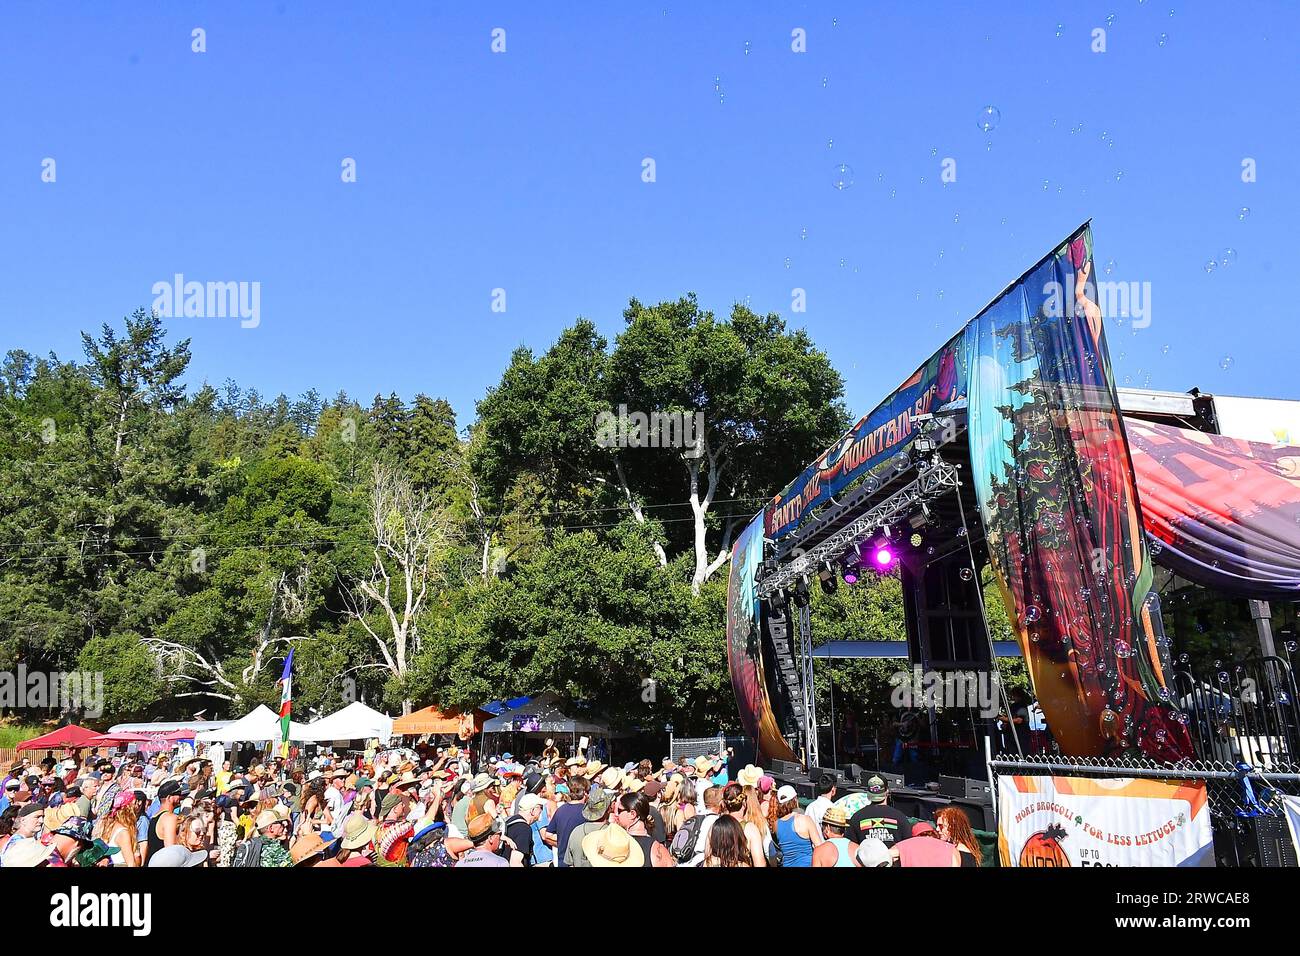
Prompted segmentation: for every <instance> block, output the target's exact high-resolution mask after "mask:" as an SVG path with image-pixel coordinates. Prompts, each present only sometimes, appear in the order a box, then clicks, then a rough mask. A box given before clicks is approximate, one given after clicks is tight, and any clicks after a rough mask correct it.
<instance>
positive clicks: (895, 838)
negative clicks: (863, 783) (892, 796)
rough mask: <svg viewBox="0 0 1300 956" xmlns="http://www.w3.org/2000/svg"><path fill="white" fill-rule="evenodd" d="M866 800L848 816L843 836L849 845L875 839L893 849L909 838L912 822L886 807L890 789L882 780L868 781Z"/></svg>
mask: <svg viewBox="0 0 1300 956" xmlns="http://www.w3.org/2000/svg"><path fill="white" fill-rule="evenodd" d="M867 798H868V800H870V802H869V803H867V804H866V805H864V806H863V807H862V809H860V810H858V811H857V812H856V813H854V814H853V816H851V817H849V828H848V831H847V832H846V833H845V836H846V837H847V838H848V839H849V840H850V841H851V842H853V843H861V842H862V841H863V840H865V839H867V838H868V837H875V838H876V839H877V840H879V841H880V842H881V843H883V844H884V845H885V846H886V847H889V848H891V849H892V848H893V846H894V845H895V844H896V843H899V842H901V841H902V840H906V839H907V838H908V837H910V836H911V835H912V821H911V820H909V819H908V818H907V815H906V814H904V813H902V812H901V811H899V810H896V809H894V808H893V807H891V806H890V805H889V787H888V786H886V784H885V781H884V779H883V778H881V777H878V776H876V777H872V778H871V779H869V780H868V781H867Z"/></svg>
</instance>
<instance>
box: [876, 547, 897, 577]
mask: <svg viewBox="0 0 1300 956" xmlns="http://www.w3.org/2000/svg"><path fill="white" fill-rule="evenodd" d="M871 561H872V563H873V564H874V565H875V566H876V569H877V570H878V571H883V570H885V569H886V568H888V567H889V566H890V565H891V564H893V563H894V551H893V549H892V548H890V547H889V545H887V544H881V545H877V546H876V549H875V550H874V551H872V553H871Z"/></svg>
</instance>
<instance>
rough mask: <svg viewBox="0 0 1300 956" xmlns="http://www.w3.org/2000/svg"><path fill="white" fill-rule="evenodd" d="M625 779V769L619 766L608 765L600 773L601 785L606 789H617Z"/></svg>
mask: <svg viewBox="0 0 1300 956" xmlns="http://www.w3.org/2000/svg"><path fill="white" fill-rule="evenodd" d="M622 781H623V771H621V770H619V769H618V768H617V767H606V768H605V769H604V770H603V771H601V774H600V785H601V786H602V787H604V788H605V789H606V790H617V789H618V785H619V784H620V783H622Z"/></svg>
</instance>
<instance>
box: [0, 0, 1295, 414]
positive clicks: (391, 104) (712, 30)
mask: <svg viewBox="0 0 1300 956" xmlns="http://www.w3.org/2000/svg"><path fill="white" fill-rule="evenodd" d="M535 6H536V5H535V4H523V3H519V4H504V3H502V4H496V3H482V4H471V3H463V4H453V3H440V2H411V3H404V2H388V0H376V2H374V3H371V4H366V5H360V4H355V3H350V4H341V3H340V4H334V3H313V4H308V3H304V2H298V0H285V2H280V3H277V2H274V0H272V2H268V3H259V4H252V3H211V2H210V3H198V2H193V3H189V2H168V3H160V2H148V3H145V2H125V0H123V2H117V3H104V2H95V3H47V2H34V0H6V2H5V3H4V4H3V6H0V144H2V148H0V281H3V289H4V294H3V295H2V296H0V333H2V334H0V349H8V348H25V349H28V350H29V351H34V352H39V353H44V352H47V351H49V350H55V351H57V352H58V353H60V354H61V355H64V356H76V355H79V353H80V344H79V341H78V333H79V331H80V330H81V329H92V328H97V327H98V326H99V324H100V323H102V322H104V321H109V322H120V319H121V317H122V316H123V315H125V314H127V313H129V312H130V311H131V310H132V309H134V308H136V307H141V306H144V307H147V306H148V305H149V304H150V303H151V301H152V299H153V295H152V292H151V288H152V286H153V284H154V283H155V282H158V281H170V279H171V277H172V276H173V274H175V273H177V272H181V273H183V274H184V275H185V276H186V278H187V279H191V280H199V281H248V282H252V281H256V282H260V283H261V324H260V325H259V326H258V327H257V328H253V329H245V328H241V327H240V323H239V322H238V320H237V319H229V318H189V319H186V318H174V319H171V320H170V322H169V326H170V328H171V329H172V330H173V331H174V333H175V334H176V336H177V337H179V336H189V337H191V338H192V339H193V346H192V348H193V352H194V362H193V365H192V366H191V369H192V374H191V376H190V377H191V380H192V381H193V382H195V383H197V382H199V381H202V380H203V379H205V378H206V379H207V380H209V381H212V382H213V383H220V382H221V381H222V380H224V379H225V378H226V377H227V376H229V377H232V378H234V379H236V380H237V381H238V382H240V383H241V384H242V385H245V386H255V387H257V388H258V389H259V390H261V391H262V392H263V393H264V394H266V395H268V396H271V395H274V394H276V393H277V392H280V391H284V392H286V393H287V394H289V395H291V396H293V395H296V394H297V393H299V392H301V391H302V390H304V389H307V388H309V387H313V386H314V387H316V388H319V389H320V390H321V391H322V392H325V393H326V394H333V392H334V391H336V390H337V389H339V388H344V389H346V390H347V391H348V392H349V393H350V394H352V395H353V396H355V397H357V398H359V399H361V400H363V401H368V400H369V399H370V398H371V397H373V395H374V394H375V393H376V392H383V393H385V394H387V393H388V392H389V391H396V392H398V393H399V394H401V395H403V396H404V397H407V398H410V397H411V396H413V395H414V394H415V393H416V392H421V391H423V392H426V393H428V394H431V395H435V396H445V397H447V398H448V399H450V400H451V401H452V403H453V405H454V406H455V407H456V409H457V411H458V413H459V414H460V417H461V422H462V424H465V423H467V422H468V421H469V420H470V418H471V417H472V414H473V403H474V401H475V400H476V399H478V398H479V397H481V396H482V394H483V392H484V390H485V389H486V388H487V387H488V386H489V385H491V384H492V383H494V382H495V381H496V380H497V379H498V378H499V376H500V373H501V371H502V369H503V368H504V367H505V364H506V363H507V361H508V359H509V355H510V352H511V351H512V349H514V348H515V347H516V346H518V345H520V344H524V345H528V346H531V347H533V348H534V349H538V350H541V349H544V348H545V347H546V346H547V345H548V344H549V343H550V342H551V341H552V340H553V339H554V338H555V336H556V334H557V333H558V332H559V330H560V329H562V328H563V327H564V326H565V325H567V324H569V323H571V322H572V321H573V320H574V319H575V318H576V317H578V316H585V317H588V318H590V319H592V320H593V321H595V322H596V323H597V324H598V326H599V327H600V328H601V329H602V330H603V331H604V332H605V333H606V334H607V335H609V336H610V337H611V338H612V337H613V336H614V335H615V334H617V332H618V330H619V328H620V327H621V325H622V318H621V313H622V309H623V307H624V306H625V305H626V303H627V300H628V298H629V297H631V296H636V297H637V298H639V299H641V300H642V301H658V300H660V299H665V298H675V297H677V296H679V295H681V294H683V293H685V292H688V291H694V292H695V293H697V295H698V296H699V298H700V301H701V303H702V304H703V305H704V306H705V307H707V308H711V309H713V310H714V311H715V312H719V313H725V312H727V311H728V310H729V308H730V306H731V303H732V302H734V301H737V300H740V301H746V300H747V301H748V303H749V305H750V306H751V308H754V309H755V310H759V311H775V312H778V313H780V314H781V315H783V316H784V317H785V318H786V319H787V320H790V321H791V322H792V323H793V324H795V325H802V326H805V327H806V328H807V329H808V330H809V331H810V333H811V335H812V336H813V338H814V340H815V341H816V342H817V343H818V344H819V345H820V346H821V347H823V348H825V349H826V350H827V351H828V352H829V354H830V356H831V358H832V360H833V361H834V363H835V364H836V366H837V367H838V368H839V369H840V370H841V371H842V372H843V374H844V376H845V378H846V381H847V399H848V403H849V406H850V408H851V409H852V410H853V411H854V412H855V413H858V414H861V413H864V412H865V411H867V410H869V409H870V408H871V407H872V406H874V405H875V404H876V402H877V401H878V400H879V399H881V398H882V397H883V396H884V395H885V394H886V393H887V392H888V391H890V390H891V389H892V388H893V387H894V386H896V385H897V384H898V383H899V382H900V381H901V380H902V379H903V378H904V377H906V376H907V375H908V374H909V373H910V372H911V371H912V369H913V368H915V366H916V365H917V364H919V363H920V362H921V361H922V360H923V359H924V358H925V357H926V356H928V355H929V354H930V352H932V351H933V350H934V349H935V348H936V347H937V346H938V345H940V344H942V342H943V341H944V340H945V339H946V338H947V337H948V336H949V335H950V334H951V333H953V332H954V331H955V330H956V329H957V328H959V327H960V326H961V325H962V324H963V323H964V322H965V321H966V320H967V319H968V318H969V317H970V316H972V315H974V314H975V313H976V312H977V311H978V310H979V309H980V308H981V307H982V306H983V305H984V304H985V303H986V302H988V300H989V299H990V298H991V297H993V296H994V295H995V294H996V293H998V292H999V291H1000V290H1001V289H1002V288H1003V287H1004V286H1005V285H1006V284H1007V283H1008V282H1009V281H1011V280H1013V279H1014V278H1016V277H1017V276H1018V275H1019V274H1020V273H1021V272H1022V271H1023V270H1025V269H1026V268H1028V267H1029V266H1030V265H1031V264H1032V263H1033V262H1034V261H1035V260H1036V259H1038V258H1039V257H1040V256H1041V255H1043V254H1045V253H1046V252H1048V251H1049V250H1050V249H1051V248H1052V246H1053V245H1054V244H1055V243H1056V242H1058V241H1059V240H1060V239H1062V238H1063V237H1064V236H1065V235H1066V234H1067V233H1069V232H1070V231H1071V230H1072V229H1073V228H1074V227H1075V226H1077V225H1078V224H1079V223H1080V222H1082V221H1084V220H1085V219H1088V218H1092V220H1093V229H1094V237H1095V241H1096V256H1097V262H1098V263H1099V264H1102V263H1105V262H1107V261H1108V260H1110V259H1113V260H1114V268H1113V272H1112V274H1111V275H1110V276H1108V278H1111V279H1112V280H1123V281H1132V282H1139V283H1148V282H1149V283H1150V289H1151V299H1150V318H1151V324H1150V326H1149V327H1148V328H1144V329H1141V330H1132V329H1131V328H1130V327H1129V324H1118V325H1117V324H1112V325H1111V326H1110V337H1111V349H1112V359H1113V360H1114V363H1115V368H1116V373H1117V376H1118V378H1119V381H1120V383H1121V384H1124V383H1125V382H1126V381H1127V382H1128V383H1129V384H1132V385H1148V386H1149V387H1153V388H1168V389H1179V390H1181V389H1187V388H1190V387H1192V386H1199V387H1201V388H1202V389H1204V390H1208V391H1219V392H1224V393H1233V394H1260V395H1267V396H1272V397H1281V398H1300V384H1298V383H1297V376H1296V371H1295V365H1296V358H1297V355H1298V354H1300V350H1297V349H1296V348H1295V336H1296V328H1297V318H1298V316H1297V309H1296V305H1295V301H1296V300H1295V296H1294V294H1293V291H1292V290H1293V286H1292V285H1291V280H1293V277H1294V275H1295V273H1294V267H1288V266H1286V264H1285V256H1286V255H1288V254H1289V253H1287V251H1286V250H1287V249H1288V248H1289V244H1288V240H1290V239H1291V237H1292V234H1291V231H1290V230H1289V229H1288V226H1289V225H1290V222H1291V219H1292V217H1293V216H1294V214H1295V212H1296V210H1298V209H1300V181H1298V179H1297V176H1296V174H1295V171H1294V169H1293V167H1292V164H1293V163H1294V162H1295V159H1296V157H1297V156H1300V109H1297V105H1296V103H1297V101H1296V96H1295V91H1296V89H1297V86H1298V83H1297V81H1298V80H1300V68H1298V66H1297V64H1300V60H1298V59H1297V56H1296V52H1295V49H1294V46H1293V45H1291V43H1292V42H1293V38H1294V37H1295V36H1296V35H1297V34H1298V33H1300V29H1298V28H1300V22H1298V21H1300V13H1297V5H1295V4H1286V3H1234V4H1230V5H1225V4H1222V3H1217V4H1210V3H1204V2H1196V3H1188V2H1185V0H1160V2H1157V0H1145V2H1138V0H1115V2H1113V3H1102V4H1096V3H1069V4H1056V5H1053V4H1048V3H1016V4H1007V5H1001V6H1000V7H999V8H998V9H999V10H1000V12H996V13H994V12H992V11H993V9H994V5H992V4H956V3H942V2H938V3H927V4H923V5H913V4H902V3H897V4H883V3H871V4H869V5H868V4H864V3H847V2H846V3H829V4H820V3H806V4H777V3H743V4H742V3H714V4H707V5H701V4H691V5H686V4H682V3H680V2H677V0H657V2H655V3H649V4H633V3H626V4H625V3H619V4H609V3H593V4H563V5H560V6H558V7H557V8H556V9H557V10H562V11H563V12H557V13H551V14H549V15H547V14H544V13H542V12H540V11H538V10H536V9H532V8H534V7H535ZM698 6H703V7H704V8H705V9H704V11H703V12H701V11H699V10H697V9H695V8H696V7H698ZM1108 17H1112V19H1111V22H1110V23H1109V24H1108V23H1107V19H1108ZM1058 25H1059V26H1058ZM195 27H202V28H203V29H204V30H205V31H206V43H207V52H206V53H202V54H198V53H194V52H192V51H191V42H192V41H191V30H192V29H193V28H195ZM796 27H800V28H803V29H804V30H806V34H807V52H806V53H801V54H797V53H794V52H792V50H791V31H792V30H793V29H795V28H796ZM1098 27H1100V28H1104V29H1105V30H1106V52H1104V53H1094V52H1092V50H1091V49H1090V46H1091V44H1092V43H1093V40H1092V30H1093V29H1094V28H1098ZM494 28H502V29H504V30H505V31H506V33H505V37H506V52H505V53H501V54H494V53H493V52H492V50H491V40H492V38H491V31H492V30H493V29H494ZM1058 33H1059V34H1060V35H1059V36H1058ZM1162 34H1163V35H1165V41H1164V43H1163V45H1162V44H1161V42H1160V40H1161V36H1162ZM747 49H748V52H746V50H747ZM719 88H720V90H721V93H722V95H721V96H720V95H719V92H718V89H719ZM988 105H993V106H995V107H996V108H997V109H998V110H999V112H1000V114H1001V118H1000V121H999V123H998V125H997V127H996V128H995V129H994V130H992V132H990V133H987V134H986V133H984V132H983V131H981V130H980V129H979V128H978V122H979V118H980V114H981V110H982V109H983V108H984V107H985V106H988ZM1103 134H1104V135H1103ZM47 157H49V158H53V159H54V160H55V162H56V164H57V165H56V173H57V179H56V181H55V182H54V183H45V182H42V181H41V172H42V161H43V160H44V159H45V158H47ZM345 157H351V158H353V159H355V160H356V164H357V182H356V183H343V182H342V181H341V176H340V171H341V163H342V161H343V159H344V158H345ZM646 157H650V158H653V159H654V161H655V164H656V177H657V181H656V182H654V183H645V182H643V181H642V176H641V174H642V161H643V159H644V158H646ZM1246 157H1250V158H1253V159H1254V160H1255V161H1256V164H1257V167H1256V168H1257V181H1256V182H1254V183H1243V182H1242V179H1241V164H1242V160H1243V159H1244V158H1246ZM945 158H952V159H955V160H956V170H957V178H956V181H955V182H952V183H950V184H948V185H946V186H945V185H943V184H942V183H941V181H940V173H941V163H942V161H943V160H944V159H945ZM840 164H845V165H847V166H849V167H851V169H852V171H853V172H852V185H851V186H849V187H848V188H845V189H836V188H835V186H834V182H835V180H836V178H837V173H836V168H837V166H839V165H840ZM1243 207H1246V208H1249V210H1250V211H1249V215H1247V216H1246V217H1245V218H1244V219H1242V218H1241V217H1240V210H1241V209H1242V208H1243ZM805 231H806V238H803V235H804V233H805ZM1226 249H1232V250H1235V253H1236V255H1235V261H1234V262H1232V263H1231V264H1230V265H1229V266H1227V267H1224V266H1219V267H1217V268H1215V270H1214V271H1213V272H1209V273H1207V272H1206V271H1205V264H1206V262H1207V261H1208V260H1210V259H1215V260H1216V261H1218V260H1221V259H1222V258H1223V257H1224V256H1225V251H1224V250H1226ZM1230 258H1231V257H1230ZM787 259H788V260H789V264H788V266H787V263H786V260H787ZM496 288H502V289H504V290H505V291H506V311H505V312H504V313H497V312H493V311H492V310H491V303H492V290H493V289H496ZM794 288H802V289H804V290H806V299H807V311H806V312H804V313H801V314H796V313H792V311H791V303H792V292H791V290H792V289H794ZM1226 358H1231V362H1230V363H1225V362H1224V359H1226ZM1222 364H1228V365H1229V367H1228V368H1227V369H1226V370H1225V369H1224V368H1222V367H1221V365H1222Z"/></svg>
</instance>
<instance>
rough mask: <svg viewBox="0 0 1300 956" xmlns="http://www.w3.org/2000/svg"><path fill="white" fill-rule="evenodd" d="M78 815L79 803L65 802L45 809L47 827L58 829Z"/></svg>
mask: <svg viewBox="0 0 1300 956" xmlns="http://www.w3.org/2000/svg"><path fill="white" fill-rule="evenodd" d="M76 815H77V805H76V804H75V803H64V804H60V805H58V806H55V807H50V808H49V809H48V810H46V811H45V829H47V830H57V829H58V828H59V827H61V826H63V824H64V823H65V822H66V821H68V820H71V819H72V818H73V817H75V816H76Z"/></svg>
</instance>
